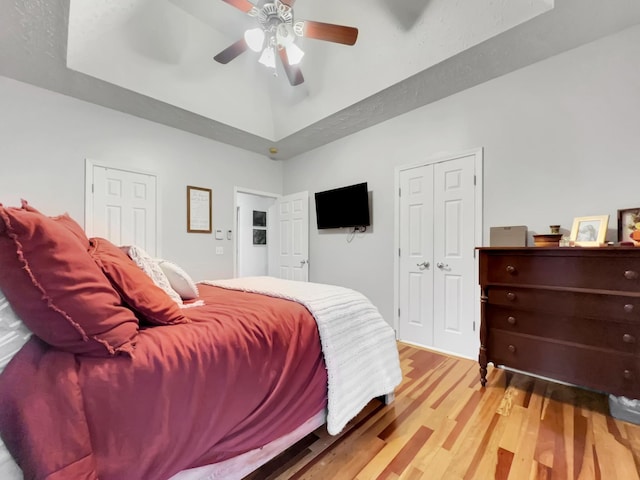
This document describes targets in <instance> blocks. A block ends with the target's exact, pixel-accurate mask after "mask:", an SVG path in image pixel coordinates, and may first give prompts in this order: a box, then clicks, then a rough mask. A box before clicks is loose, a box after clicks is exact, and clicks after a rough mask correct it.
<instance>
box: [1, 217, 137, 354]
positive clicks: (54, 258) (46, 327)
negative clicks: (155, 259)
mask: <svg viewBox="0 0 640 480" xmlns="http://www.w3.org/2000/svg"><path fill="white" fill-rule="evenodd" d="M0 289H2V291H3V292H4V293H5V295H6V297H7V299H8V300H9V303H10V304H11V306H12V308H13V309H14V310H15V312H16V313H17V314H18V315H19V316H20V318H21V319H22V321H23V322H24V323H25V325H27V327H29V329H30V330H31V331H32V332H33V333H34V334H35V335H37V336H38V337H40V338H41V339H42V340H43V341H45V342H47V343H48V344H50V345H52V346H54V347H58V348H60V349H63V350H66V351H69V352H72V353H77V354H84V355H89V356H96V357H107V356H112V355H116V354H119V353H124V354H129V355H130V354H131V352H132V351H133V347H134V339H135V337H136V335H137V333H138V321H137V319H136V317H135V315H134V314H133V313H132V312H131V311H130V310H129V309H127V308H126V307H124V306H123V305H122V302H121V300H120V297H119V296H118V293H117V292H116V291H115V290H114V289H113V287H112V286H111V285H110V283H109V280H108V279H107V278H106V277H105V276H104V274H103V273H102V272H101V271H100V269H99V268H98V267H97V266H96V264H95V262H94V261H93V260H92V258H91V257H90V256H89V254H88V253H87V250H86V248H85V247H84V245H83V244H82V241H81V240H80V239H79V238H78V237H77V236H76V235H75V234H74V233H72V232H71V231H70V230H69V229H68V228H66V227H65V226H63V225H61V224H60V223H59V222H57V221H55V220H53V219H51V218H49V217H47V216H45V215H42V214H41V213H39V212H37V211H36V210H35V209H27V208H5V207H3V206H1V205H0Z"/></svg>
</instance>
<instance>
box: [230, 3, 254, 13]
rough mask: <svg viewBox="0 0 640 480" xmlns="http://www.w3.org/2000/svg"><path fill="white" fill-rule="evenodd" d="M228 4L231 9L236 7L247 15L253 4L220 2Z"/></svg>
mask: <svg viewBox="0 0 640 480" xmlns="http://www.w3.org/2000/svg"><path fill="white" fill-rule="evenodd" d="M222 1H223V2H225V3H228V4H229V5H231V6H232V7H236V8H237V9H238V10H242V11H243V12H244V13H248V12H249V10H251V9H252V8H253V3H251V2H249V1H248V0H222Z"/></svg>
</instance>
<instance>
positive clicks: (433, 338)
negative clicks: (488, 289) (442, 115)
mask: <svg viewBox="0 0 640 480" xmlns="http://www.w3.org/2000/svg"><path fill="white" fill-rule="evenodd" d="M477 154H478V153H477V152H474V153H471V154H468V155H460V156H455V157H449V158H446V159H442V160H439V161H435V162H432V163H429V164H425V165H422V166H416V167H409V168H406V169H402V170H400V172H399V186H400V192H399V194H400V199H399V212H398V213H399V245H400V252H399V256H400V258H399V262H398V306H399V315H398V318H399V322H398V330H399V331H398V336H399V338H400V340H403V341H406V342H409V343H414V344H417V345H422V346H425V347H432V348H435V349H438V350H442V351H446V352H449V353H454V354H459V355H462V356H465V357H472V356H474V355H475V354H476V352H477V345H478V338H477V337H478V335H477V333H476V331H475V307H476V303H477V300H476V298H477V297H476V294H475V292H476V290H477V289H476V280H477V279H476V275H475V264H476V262H475V257H474V248H475V242H476V232H477V229H476V212H477V210H476V186H475V169H476V155H477Z"/></svg>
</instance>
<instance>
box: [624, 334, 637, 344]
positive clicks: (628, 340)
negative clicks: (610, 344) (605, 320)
mask: <svg viewBox="0 0 640 480" xmlns="http://www.w3.org/2000/svg"><path fill="white" fill-rule="evenodd" d="M622 341H623V342H624V343H636V337H634V336H633V335H629V334H628V333H625V334H624V335H623V336H622Z"/></svg>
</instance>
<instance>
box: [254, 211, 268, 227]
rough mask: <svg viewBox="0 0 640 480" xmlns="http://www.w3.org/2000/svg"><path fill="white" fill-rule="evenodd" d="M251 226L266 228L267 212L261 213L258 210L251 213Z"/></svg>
mask: <svg viewBox="0 0 640 480" xmlns="http://www.w3.org/2000/svg"><path fill="white" fill-rule="evenodd" d="M253 226H254V227H266V226H267V212H261V211H259V210H254V211H253Z"/></svg>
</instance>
